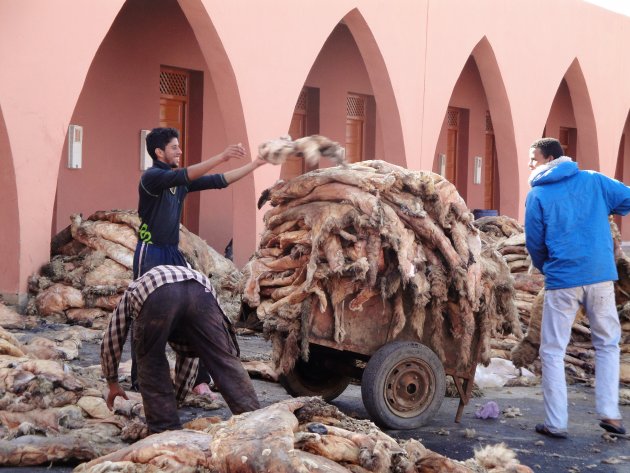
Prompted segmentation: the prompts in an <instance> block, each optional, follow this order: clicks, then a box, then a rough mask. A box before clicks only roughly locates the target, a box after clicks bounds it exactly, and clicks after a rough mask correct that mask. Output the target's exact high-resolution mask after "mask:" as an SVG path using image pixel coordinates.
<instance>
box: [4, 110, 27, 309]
mask: <svg viewBox="0 0 630 473" xmlns="http://www.w3.org/2000/svg"><path fill="white" fill-rule="evenodd" d="M0 148H2V150H3V152H2V153H0V168H2V172H1V173H0V222H3V224H2V236H0V260H1V261H2V268H3V269H2V271H0V293H3V297H4V299H5V302H7V303H10V304H14V303H21V302H22V301H19V300H17V298H16V296H17V291H16V292H15V293H8V292H7V290H8V288H17V287H18V286H19V277H20V251H19V250H20V248H19V246H20V225H19V221H20V220H19V212H18V202H17V199H18V195H17V187H16V179H15V169H14V167H13V155H12V153H11V143H10V142H9V136H8V134H7V129H6V125H5V122H4V115H3V113H2V109H0ZM12 299H13V300H12Z"/></svg>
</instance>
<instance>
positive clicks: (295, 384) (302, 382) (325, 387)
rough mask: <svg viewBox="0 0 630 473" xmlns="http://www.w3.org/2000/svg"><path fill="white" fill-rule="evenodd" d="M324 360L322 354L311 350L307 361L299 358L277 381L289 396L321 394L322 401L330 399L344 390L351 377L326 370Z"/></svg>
mask: <svg viewBox="0 0 630 473" xmlns="http://www.w3.org/2000/svg"><path fill="white" fill-rule="evenodd" d="M324 361H325V359H324V358H323V357H322V355H319V356H318V355H317V354H316V353H313V352H311V356H310V358H309V361H308V362H305V361H304V360H302V359H301V358H299V359H298V360H297V361H296V363H295V366H294V367H293V369H292V370H291V371H290V372H289V373H288V374H286V375H280V377H279V378H278V382H279V383H280V384H281V385H282V387H284V389H285V390H286V391H287V393H289V394H290V395H291V396H294V397H300V396H321V397H322V398H323V399H324V401H332V400H333V399H335V398H337V397H339V396H340V395H341V393H343V392H344V391H345V390H346V388H347V387H348V385H349V384H350V381H351V378H349V377H347V376H343V375H340V374H337V373H334V372H331V371H330V370H327V369H326V368H325V367H324V366H323V363H324Z"/></svg>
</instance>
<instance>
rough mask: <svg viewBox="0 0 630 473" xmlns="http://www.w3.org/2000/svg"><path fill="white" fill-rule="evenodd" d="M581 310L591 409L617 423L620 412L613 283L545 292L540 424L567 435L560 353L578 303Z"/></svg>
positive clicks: (562, 365) (617, 324) (617, 321)
mask: <svg viewBox="0 0 630 473" xmlns="http://www.w3.org/2000/svg"><path fill="white" fill-rule="evenodd" d="M580 304H581V305H582V306H583V307H584V310H585V311H586V314H587V316H588V320H589V322H590V327H591V338H592V342H593V346H594V347H595V408H596V410H597V415H598V417H599V418H600V419H621V413H620V411H619V341H620V338H621V325H620V323H619V315H618V314H617V307H616V305H615V292H614V286H613V283H612V281H606V282H602V283H598V284H590V285H588V286H579V287H571V288H567V289H555V290H548V291H545V305H544V308H543V319H542V327H541V344H540V351H539V353H540V359H541V361H542V387H543V397H544V404H545V425H546V426H547V428H548V429H549V430H551V431H552V432H566V430H567V424H568V421H569V415H568V412H567V384H566V378H565V373H564V355H565V351H566V348H567V345H568V343H569V339H570V338H571V326H572V325H573V321H574V320H575V315H576V312H577V310H578V307H579V305H580Z"/></svg>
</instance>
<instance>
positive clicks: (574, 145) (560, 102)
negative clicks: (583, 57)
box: [543, 59, 599, 170]
mask: <svg viewBox="0 0 630 473" xmlns="http://www.w3.org/2000/svg"><path fill="white" fill-rule="evenodd" d="M543 135H544V136H548V137H553V138H557V139H558V140H559V141H560V143H562V147H563V149H564V151H565V154H566V155H567V156H570V157H571V158H573V159H574V160H576V161H577V162H578V163H579V165H580V167H581V168H582V169H593V170H598V169H599V152H598V147H597V133H596V128H595V116H594V114H593V108H592V105H591V101H590V95H589V92H588V87H587V86H586V81H585V79H584V75H583V73H582V68H581V67H580V63H579V61H578V60H577V59H575V60H574V61H573V62H572V63H571V66H569V69H568V70H567V72H566V74H565V75H564V77H563V79H562V80H561V81H560V84H559V85H558V90H557V92H556V95H555V97H554V99H553V102H552V104H551V109H550V111H549V116H548V117H547V122H546V124H545V129H544V131H543Z"/></svg>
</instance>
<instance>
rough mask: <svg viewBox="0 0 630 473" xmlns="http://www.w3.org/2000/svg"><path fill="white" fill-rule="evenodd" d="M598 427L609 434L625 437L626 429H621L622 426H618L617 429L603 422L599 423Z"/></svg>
mask: <svg viewBox="0 0 630 473" xmlns="http://www.w3.org/2000/svg"><path fill="white" fill-rule="evenodd" d="M599 426H600V427H601V428H602V429H604V430H606V431H608V432H610V433H611V434H617V435H625V434H626V429H625V428H624V427H623V425H620V426H619V427H617V426H616V425H613V424H611V423H610V422H607V421H605V420H603V421H601V422H600V423H599Z"/></svg>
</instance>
